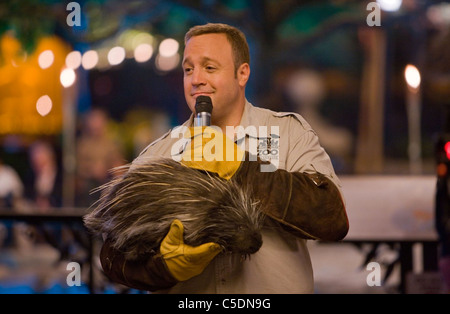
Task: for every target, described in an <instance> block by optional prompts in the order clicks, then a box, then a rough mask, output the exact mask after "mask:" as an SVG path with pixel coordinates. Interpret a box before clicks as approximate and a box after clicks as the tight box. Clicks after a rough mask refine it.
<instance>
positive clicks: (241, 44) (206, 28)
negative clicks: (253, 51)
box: [184, 23, 250, 71]
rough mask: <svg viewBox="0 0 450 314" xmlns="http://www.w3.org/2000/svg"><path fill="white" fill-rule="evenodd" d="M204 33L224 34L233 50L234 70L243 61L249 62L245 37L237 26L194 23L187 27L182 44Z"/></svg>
mask: <svg viewBox="0 0 450 314" xmlns="http://www.w3.org/2000/svg"><path fill="white" fill-rule="evenodd" d="M204 34H225V35H226V36H227V39H228V41H229V42H230V44H231V49H232V51H233V58H234V67H235V70H236V71H237V69H238V68H239V67H240V66H241V64H243V63H248V64H250V52H249V48H248V43H247V39H246V37H245V35H244V33H243V32H242V31H240V30H239V29H238V28H236V27H234V26H231V25H227V24H221V23H207V24H204V25H196V26H194V27H192V28H191V29H189V31H188V32H187V33H186V35H185V36H184V44H185V45H186V43H187V42H188V40H189V39H191V38H192V37H194V36H199V35H204Z"/></svg>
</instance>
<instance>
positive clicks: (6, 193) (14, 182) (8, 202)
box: [0, 158, 24, 208]
mask: <svg viewBox="0 0 450 314" xmlns="http://www.w3.org/2000/svg"><path fill="white" fill-rule="evenodd" d="M23 194H24V186H23V183H22V180H21V179H20V176H19V174H18V173H17V172H16V170H15V169H14V168H13V167H11V166H9V165H7V164H5V163H4V162H3V160H2V159H1V158H0V208H15V207H17V206H18V205H17V203H18V201H20V200H21V199H22V198H23Z"/></svg>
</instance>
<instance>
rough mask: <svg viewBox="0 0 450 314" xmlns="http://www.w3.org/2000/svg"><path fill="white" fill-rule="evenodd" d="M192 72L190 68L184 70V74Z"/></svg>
mask: <svg viewBox="0 0 450 314" xmlns="http://www.w3.org/2000/svg"><path fill="white" fill-rule="evenodd" d="M191 72H192V68H184V73H185V74H189V73H191Z"/></svg>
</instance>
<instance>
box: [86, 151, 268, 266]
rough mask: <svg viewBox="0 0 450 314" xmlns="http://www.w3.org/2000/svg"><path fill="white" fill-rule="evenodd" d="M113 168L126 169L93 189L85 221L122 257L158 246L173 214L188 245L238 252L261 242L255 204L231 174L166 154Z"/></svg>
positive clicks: (250, 249)
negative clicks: (197, 166) (220, 173)
mask: <svg viewBox="0 0 450 314" xmlns="http://www.w3.org/2000/svg"><path fill="white" fill-rule="evenodd" d="M116 170H121V171H123V170H125V172H124V174H122V175H119V176H117V177H116V178H115V179H112V180H111V181H110V182H108V183H107V184H104V185H102V186H100V187H99V188H98V189H97V190H98V191H100V192H101V194H100V198H99V199H98V201H97V202H96V203H94V204H93V206H92V207H93V208H92V211H91V212H90V213H89V214H87V215H85V216H84V223H85V225H86V227H87V228H88V229H89V230H91V231H92V232H93V233H94V234H97V235H101V234H107V235H108V237H109V238H110V239H111V240H112V243H113V246H114V247H115V248H116V249H118V250H120V251H122V252H124V253H125V256H126V258H127V259H129V260H137V259H140V258H141V257H143V256H145V254H146V253H149V252H155V251H157V250H158V248H159V246H160V243H161V241H162V240H163V238H164V237H165V236H166V234H167V232H168V231H169V229H170V224H171V223H172V221H173V220H174V219H179V220H180V221H181V222H182V223H183V225H184V241H185V243H186V244H189V245H192V246H198V245H201V244H203V243H207V242H215V243H218V244H219V245H221V246H222V247H223V249H224V251H225V252H234V253H238V254H240V255H241V256H242V257H243V258H246V257H249V256H250V254H253V253H255V252H257V251H258V250H259V248H260V247H261V245H262V238H261V228H262V224H263V219H264V215H263V214H262V211H261V210H260V204H259V202H257V201H255V200H253V199H251V198H250V196H249V195H250V194H249V193H247V192H248V191H244V190H242V188H241V187H240V186H239V185H238V184H237V183H236V182H235V181H234V180H224V179H222V178H220V177H218V176H216V175H211V174H209V173H206V172H205V171H200V170H196V169H192V168H189V167H187V166H184V165H183V164H181V163H178V162H176V161H174V160H172V159H170V158H163V159H158V160H154V161H151V162H147V163H141V164H137V165H134V164H133V165H132V166H130V165H125V166H122V167H119V168H117V169H116Z"/></svg>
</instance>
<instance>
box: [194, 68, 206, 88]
mask: <svg viewBox="0 0 450 314" xmlns="http://www.w3.org/2000/svg"><path fill="white" fill-rule="evenodd" d="M191 83H192V85H204V84H206V79H205V75H204V73H203V71H202V70H201V69H198V68H197V69H194V72H193V73H192V81H191Z"/></svg>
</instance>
